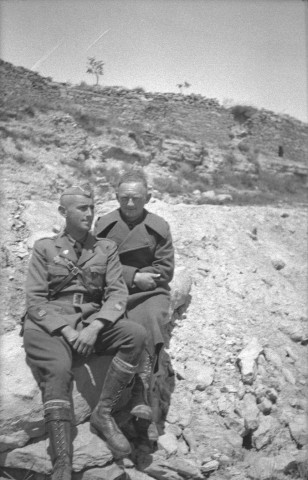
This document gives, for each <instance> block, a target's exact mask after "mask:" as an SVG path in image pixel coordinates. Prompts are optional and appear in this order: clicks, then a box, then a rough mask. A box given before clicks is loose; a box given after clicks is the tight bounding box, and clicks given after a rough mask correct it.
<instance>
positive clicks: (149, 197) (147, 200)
mask: <svg viewBox="0 0 308 480" xmlns="http://www.w3.org/2000/svg"><path fill="white" fill-rule="evenodd" d="M151 197H152V194H151V193H147V196H146V201H145V203H148V202H149V201H150V200H151Z"/></svg>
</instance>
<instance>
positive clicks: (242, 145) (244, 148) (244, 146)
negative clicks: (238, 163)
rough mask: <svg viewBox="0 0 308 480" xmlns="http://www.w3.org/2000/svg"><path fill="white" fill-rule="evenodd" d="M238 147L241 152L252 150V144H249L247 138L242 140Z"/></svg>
mask: <svg viewBox="0 0 308 480" xmlns="http://www.w3.org/2000/svg"><path fill="white" fill-rule="evenodd" d="M237 148H238V149H239V151H240V152H242V153H247V152H249V150H250V144H249V142H247V141H246V140H242V141H241V142H240V143H239V144H238V146H237Z"/></svg>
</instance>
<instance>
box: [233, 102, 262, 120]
mask: <svg viewBox="0 0 308 480" xmlns="http://www.w3.org/2000/svg"><path fill="white" fill-rule="evenodd" d="M230 112H231V113H232V115H233V117H234V120H235V121H237V122H238V123H240V124H242V123H245V122H246V121H247V120H248V119H249V118H251V117H252V116H253V115H254V114H255V113H256V112H257V109H256V108H255V107H251V106H249V105H234V107H231V108H230Z"/></svg>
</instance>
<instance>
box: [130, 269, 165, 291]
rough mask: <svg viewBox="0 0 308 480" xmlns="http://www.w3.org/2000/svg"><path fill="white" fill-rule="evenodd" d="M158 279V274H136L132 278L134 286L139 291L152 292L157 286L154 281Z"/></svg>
mask: <svg viewBox="0 0 308 480" xmlns="http://www.w3.org/2000/svg"><path fill="white" fill-rule="evenodd" d="M159 277H160V274H159V273H150V272H137V273H136V274H135V277H134V284H135V285H136V286H137V287H138V288H140V290H154V288H156V286H157V283H156V281H155V279H157V280H158V279H159Z"/></svg>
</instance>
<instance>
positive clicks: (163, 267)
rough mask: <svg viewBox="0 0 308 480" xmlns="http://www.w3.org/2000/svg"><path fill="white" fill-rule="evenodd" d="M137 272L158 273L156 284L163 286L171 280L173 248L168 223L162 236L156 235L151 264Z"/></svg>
mask: <svg viewBox="0 0 308 480" xmlns="http://www.w3.org/2000/svg"><path fill="white" fill-rule="evenodd" d="M139 272H150V273H158V274H160V278H159V280H157V281H156V283H157V285H158V286H160V285H162V286H164V285H166V284H168V283H169V282H171V280H172V277H173V272H174V249H173V244H172V236H171V232H170V228H169V226H168V225H167V234H166V235H165V236H164V237H162V236H160V235H159V236H158V241H157V245H156V249H155V253H154V260H153V262H152V265H149V266H148V267H143V268H140V269H139Z"/></svg>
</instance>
